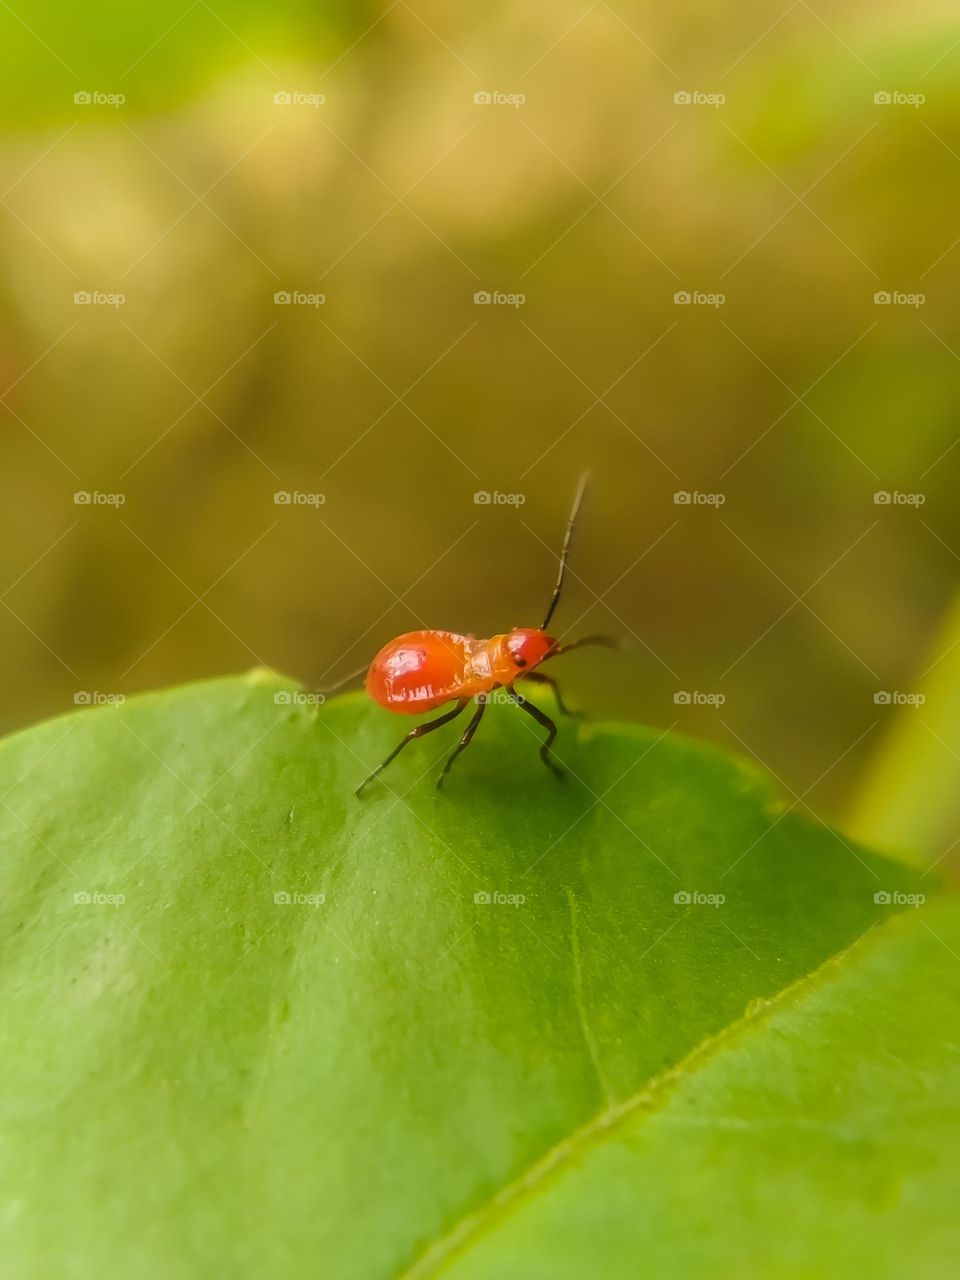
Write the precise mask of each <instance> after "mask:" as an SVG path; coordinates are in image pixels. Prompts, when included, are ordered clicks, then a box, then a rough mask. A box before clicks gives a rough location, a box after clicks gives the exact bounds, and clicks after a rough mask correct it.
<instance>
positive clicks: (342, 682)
mask: <svg viewBox="0 0 960 1280" xmlns="http://www.w3.org/2000/svg"><path fill="white" fill-rule="evenodd" d="M369 666H370V664H369V662H366V663H364V665H363V666H362V667H358V669H357V670H356V671H351V672H350V674H349V675H348V676H342V677H341V678H340V679H339V680H335V681H334V682H333V684H328V685H327V687H326V688H325V689H314V691H313V692H314V693H315V694H318V695H320V696H321V697H323V698H324V699H326V698H329V697H330V696H331V695H332V694H334V693H339V692H340V690H341V689H345V688H346V687H347V685H350V684H352V683H353V682H354V680H359V679H360V678H361V676H365V675H366V674H367V670H368V668H369Z"/></svg>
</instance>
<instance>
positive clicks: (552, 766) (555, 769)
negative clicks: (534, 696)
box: [507, 685, 564, 778]
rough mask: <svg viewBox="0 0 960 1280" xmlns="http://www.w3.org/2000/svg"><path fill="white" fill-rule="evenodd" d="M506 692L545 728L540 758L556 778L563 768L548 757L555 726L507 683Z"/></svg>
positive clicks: (560, 775)
mask: <svg viewBox="0 0 960 1280" xmlns="http://www.w3.org/2000/svg"><path fill="white" fill-rule="evenodd" d="M507 694H508V696H509V697H511V698H512V699H513V700H514V702H515V703H516V704H517V706H518V707H519V708H520V710H521V711H526V713H527V715H529V716H533V718H534V720H536V722H537V724H539V725H542V726H543V728H544V729H546V730H547V739H546V741H545V742H544V743H543V744H542V745H541V747H540V759H541V760H542V761H543V763H544V764H545V765H546V766H547V768H548V769H549V770H550V771H551V773H553V774H555V775H556V776H557V777H558V778H562V777H563V776H564V772H563V770H562V769H561V768H560V766H559V765H558V764H556V763H555V762H554V761H553V760H552V759H551V758H550V745H551V743H552V742H553V740H554V738H555V737H556V736H557V726H556V725H555V724H554V723H553V721H552V720H551V719H550V717H549V716H548V715H545V714H544V712H542V711H541V710H540V708H539V707H535V706H534V705H533V703H532V702H528V701H527V699H526V698H525V697H523V695H522V694H519V693H517V691H516V690H515V689H514V688H513V686H512V685H507Z"/></svg>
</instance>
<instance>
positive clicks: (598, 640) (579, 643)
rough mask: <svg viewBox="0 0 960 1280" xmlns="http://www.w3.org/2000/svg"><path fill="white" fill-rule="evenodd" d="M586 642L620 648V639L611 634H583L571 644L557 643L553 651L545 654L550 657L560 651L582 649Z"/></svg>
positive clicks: (566, 651) (607, 647) (558, 653)
mask: <svg viewBox="0 0 960 1280" xmlns="http://www.w3.org/2000/svg"><path fill="white" fill-rule="evenodd" d="M588 644H599V645H602V646H603V647H604V648H605V649H619V648H621V644H620V641H619V640H615V639H614V638H613V636H584V637H583V638H582V639H580V640H574V641H573V642H572V643H571V644H561V645H558V646H557V648H556V649H554V650H553V652H552V653H550V654H548V655H547V656H548V657H550V658H556V657H558V656H559V655H560V654H561V653H570V651H571V650H572V649H582V648H583V647H584V645H588Z"/></svg>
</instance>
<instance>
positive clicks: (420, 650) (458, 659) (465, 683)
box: [366, 627, 557, 715]
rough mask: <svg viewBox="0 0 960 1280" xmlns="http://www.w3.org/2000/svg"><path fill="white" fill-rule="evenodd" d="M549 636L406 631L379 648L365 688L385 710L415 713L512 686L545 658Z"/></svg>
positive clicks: (551, 642) (519, 631) (527, 630)
mask: <svg viewBox="0 0 960 1280" xmlns="http://www.w3.org/2000/svg"><path fill="white" fill-rule="evenodd" d="M556 643H557V642H556V640H555V639H554V638H553V636H548V635H547V633H546V632H545V631H537V630H534V629H533V628H532V627H524V628H520V627H517V628H515V629H514V630H513V631H509V632H507V633H506V634H505V635H502V636H493V637H491V639H489V640H477V639H475V638H474V637H473V636H459V635H457V634H456V633H455V632H453V631H409V632H408V633H407V634H406V635H404V636H398V637H397V638H396V640H391V641H390V643H389V644H388V645H384V647H383V648H382V649H381V650H380V652H379V653H378V654H377V656H376V657H375V658H374V660H373V662H372V664H371V666H370V669H369V671H368V672H367V679H366V690H367V693H369V695H370V697H371V698H373V700H374V702H379V703H380V705H381V707H386V708H387V710H388V711H399V712H401V713H402V714H407V715H416V714H417V713H418V712H420V711H433V710H434V709H435V708H436V707H440V706H443V704H444V703H445V702H449V701H450V699H451V698H475V697H477V696H478V695H479V694H481V693H489V692H490V691H491V690H493V689H496V688H498V687H499V686H501V685H504V686H509V685H512V684H513V682H514V681H515V680H518V679H519V678H520V676H522V675H523V674H524V673H525V672H529V671H530V670H531V669H532V668H533V667H535V666H537V664H538V663H540V662H542V661H543V660H544V658H546V656H547V654H548V653H549V652H550V650H551V649H553V648H554V647H555V646H556Z"/></svg>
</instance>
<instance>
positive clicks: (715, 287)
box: [0, 0, 960, 819]
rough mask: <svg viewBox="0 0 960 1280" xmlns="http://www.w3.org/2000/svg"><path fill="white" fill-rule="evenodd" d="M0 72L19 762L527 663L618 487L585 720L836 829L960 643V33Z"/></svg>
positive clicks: (581, 600) (730, 30) (106, 34)
mask: <svg viewBox="0 0 960 1280" xmlns="http://www.w3.org/2000/svg"><path fill="white" fill-rule="evenodd" d="M14 10H16V12H15V11H14ZM0 70H2V73H3V74H2V76H0V99H2V102H3V107H4V117H3V118H4V122H5V124H4V133H3V139H2V152H0V192H2V203H0V255H2V267H3V275H2V284H0V388H2V389H3V396H2V400H0V407H2V408H3V410H4V412H3V413H0V456H2V473H3V476H4V479H5V484H4V501H3V504H2V508H0V529H2V538H0V596H2V600H3V605H4V608H3V609H2V610H0V643H2V652H3V655H4V661H3V665H2V675H0V679H2V699H0V718H2V726H0V727H2V728H4V729H9V728H12V727H16V726H19V725H23V724H25V723H28V722H30V721H32V720H36V719H39V718H41V717H44V716H47V715H50V714H54V713H57V712H60V711H63V710H66V709H70V708H72V706H73V705H74V698H75V695H76V693H77V692H78V691H88V692H90V691H96V692H97V693H117V692H120V693H124V694H127V695H129V694H132V693H134V692H136V691H138V690H142V689H148V688H152V687H156V686H162V685H167V684H171V683H176V682H180V681H185V680H189V679H193V678H197V677H202V676H208V675H214V674H219V673H223V672H227V671H236V670H241V669H244V668H247V667H250V666H253V665H256V664H258V663H262V664H265V665H269V666H272V667H276V668H279V669H281V670H284V671H286V672H289V673H290V674H292V675H295V676H297V677H299V678H301V679H303V680H304V681H305V682H307V683H308V684H312V685H316V684H323V683H328V682H329V681H331V680H332V679H334V678H335V677H337V676H338V675H340V674H342V673H344V672H347V671H349V670H351V669H353V668H354V667H357V666H358V665H360V664H361V663H362V662H364V661H365V660H368V659H369V658H370V657H371V656H372V655H373V653H374V652H375V651H376V650H377V649H378V648H379V647H380V646H381V645H382V644H383V643H384V642H385V641H386V640H388V639H389V638H390V637H391V636H392V635H394V634H396V633H397V632H399V631H403V630H408V629H410V628H413V627H416V626H421V625H428V626H436V627H448V628H452V629H455V630H463V631H473V632H477V633H489V632H492V631H495V630H502V629H505V628H507V627H509V626H511V625H521V624H523V625H536V624H537V623H538V622H539V621H540V620H541V617H542V614H543V611H544V608H545V606H546V602H547V600H548V598H549V593H550V587H551V584H552V578H553V574H554V571H555V553H556V549H557V548H558V547H559V541H560V537H561V535H562V529H563V522H564V520H565V517H566V513H567V509H568V506H569V502H570V499H571V496H572V493H573V489H574V486H575V483H576V478H577V475H578V473H579V472H580V471H581V470H582V469H583V468H584V467H590V468H592V470H593V472H594V484H593V488H592V491H591V493H590V495H589V499H588V502H587V505H586V507H585V510H584V515H583V519H582V524H581V527H580V530H579V533H578V539H577V544H576V548H575V553H574V559H573V563H572V569H573V573H574V575H575V576H574V577H572V579H571V581H570V584H569V589H568V593H567V596H566V599H565V601H564V603H563V604H562V606H561V609H560V612H559V614H558V617H557V623H558V625H559V627H560V629H561V631H562V633H564V634H569V635H570V637H571V638H572V637H573V636H574V635H576V634H579V633H585V632H587V631H608V632H611V633H613V634H615V635H620V636H624V637H625V638H626V639H628V640H629V641H631V644H632V648H631V649H630V650H629V651H628V652H624V653H619V654H607V653H604V652H602V651H585V652H584V653H582V654H577V655H575V656H573V657H570V658H569V659H564V660H563V663H562V664H561V663H558V664H557V666H556V668H554V673H555V674H556V675H557V676H558V677H560V676H561V675H562V676H563V677H564V683H565V687H566V692H567V693H568V697H569V700H570V701H571V702H572V703H574V704H575V705H579V706H584V707H587V708H589V709H590V711H591V712H592V713H594V714H597V715H604V716H613V715H616V716H621V715H622V716H625V717H634V718H639V719H642V720H644V721H647V722H650V723H653V724H655V725H661V726H663V727H664V728H667V727H668V726H671V725H675V726H676V727H677V728H678V729H679V730H681V731H683V732H688V733H693V734H697V735H699V736H704V737H708V738H712V739H715V740H716V741H718V742H722V743H725V744H726V745H728V746H730V747H731V748H733V749H734V750H736V751H738V752H740V753H742V754H746V755H751V754H752V755H753V756H755V757H756V758H757V759H758V760H760V761H762V762H763V764H764V765H765V766H766V767H768V768H770V769H771V770H773V771H774V772H775V773H776V774H777V776H778V777H779V778H780V780H781V783H782V785H783V787H784V791H785V795H786V796H787V799H788V801H789V802H791V803H793V802H795V801H796V800H797V798H802V802H803V804H804V805H806V806H810V807H812V808H813V809H814V810H815V811H816V812H817V813H819V814H821V815H823V816H825V817H827V818H829V819H836V818H838V817H840V816H842V815H843V814H844V812H845V811H846V810H847V808H848V806H849V803H850V797H851V796H852V795H853V793H854V791H855V789H856V787H857V786H858V783H859V781H860V779H861V777H862V776H863V775H864V774H865V773H866V772H868V771H869V770H870V768H871V767H872V766H871V761H872V760H873V759H874V758H875V756H876V754H877V752H878V751H880V750H881V749H882V744H883V743H884V741H885V740H887V738H888V736H889V734H890V732H891V729H892V726H893V723H894V720H895V718H896V717H898V716H899V717H903V716H909V715H910V714H912V713H915V711H916V708H911V707H910V705H909V703H907V704H906V705H904V706H902V707H898V706H897V705H896V702H897V700H896V696H895V695H898V694H900V695H907V696H909V695H910V694H911V692H915V691H916V690H917V689H919V688H920V687H921V685H920V683H919V681H920V676H921V673H922V672H924V671H925V670H927V669H928V668H930V667H931V664H933V663H935V662H936V661H937V660H938V659H940V657H941V655H942V654H943V653H944V652H946V651H947V650H948V649H949V646H950V643H951V642H950V640H949V637H948V638H947V639H944V638H943V636H942V633H941V632H940V627H941V625H942V619H943V617H944V615H945V613H946V612H947V610H948V607H949V605H950V602H951V600H952V598H953V595H954V592H955V588H956V582H957V570H958V553H960V510H958V504H957V501H956V491H957V464H958V461H960V449H956V448H954V446H955V445H956V443H957V439H958V426H957V424H958V412H957V411H958V406H960V381H958V375H960V317H958V313H957V308H956V294H957V280H958V269H960V242H958V235H960V230H958V225H957V214H956V211H957V207H958V196H960V121H958V114H957V106H958V101H960V77H958V72H960V24H958V21H957V16H956V10H955V9H954V8H953V6H950V7H948V6H947V5H945V4H944V5H938V4H922V5H919V6H910V7H906V6H897V5H892V4H888V5H881V6H878V5H876V4H871V5H867V4H863V3H861V4H854V3H846V2H842V3H839V4H833V5H830V6H822V5H820V6H817V5H810V4H807V3H806V2H805V0H797V2H795V3H793V4H784V5H782V6H781V5H780V4H774V5H763V4H757V3H747V4H741V5H738V6H736V7H735V8H733V9H732V8H731V7H730V6H728V5H720V4H716V3H714V4H704V3H694V4H692V5H688V6H682V7H676V6H674V7H668V8H666V9H664V8H663V7H662V6H655V5H643V4H639V3H635V2H632V0H610V3H607V2H606V0H599V2H598V3H593V4H591V3H589V2H588V0H577V2H574V0H553V2H552V3H549V4H547V3H542V4H539V5H509V4H488V5H484V6H479V7H476V8H472V9H471V8H469V7H457V6H450V5H444V4H441V3H439V2H438V0H410V3H407V2H406V0H397V2H395V3H386V2H385V3H374V2H372V0H371V2H369V3H359V4H347V3H345V0H341V2H339V3H329V4H323V3H318V4H306V3H299V4H286V5H284V4H278V5H274V6H264V5H261V4H253V3H246V4H241V3H237V2H236V0H216V2H215V3H207V2H206V0H197V2H196V3H193V4H190V3H189V0H182V2H178V3H148V4H144V5H142V6H140V7H139V8H138V9H137V10H136V12H133V11H131V10H130V9H129V8H128V6H126V5H120V4H119V3H116V0H114V3H111V4H100V5H98V6H96V13H94V14H92V13H91V12H90V11H89V10H87V9H84V10H83V11H81V10H80V9H78V8H77V7H76V6H72V5H67V4H65V3H47V4H40V5H37V6H31V7H30V8H29V10H27V9H26V8H24V7H23V6H22V5H20V4H13V5H11V7H9V8H8V7H7V6H6V5H4V6H3V8H2V10H0ZM278 295H279V297H278ZM478 295H480V297H479V298H478ZM484 295H486V296H487V297H489V298H490V299H491V300H490V301H484V300H483V297H484ZM877 295H881V297H880V298H879V300H878V297H877ZM883 295H886V300H884V297H883ZM285 299H288V300H285ZM478 492H480V493H487V494H491V495H493V494H499V495H509V496H510V500H509V501H499V500H491V501H490V502H481V503H477V502H476V501H475V494H476V493H478ZM878 492H879V493H883V494H891V495H893V497H892V499H891V501H890V502H887V503H885V502H877V501H875V494H877V493H878ZM77 493H81V494H89V495H91V498H90V501H88V502H83V501H79V502H78V501H75V495H76V494H77ZM278 493H282V494H289V495H293V497H292V499H291V501H289V502H277V501H275V495H276V494H278ZM678 494H682V495H691V499H690V501H689V502H684V501H678V500H677V498H676V495H678ZM117 495H119V496H117ZM317 495H320V496H317ZM916 495H919V497H917V496H916ZM921 499H922V502H921ZM938 637H940V638H938ZM954 656H955V655H954ZM884 692H886V693H890V694H891V700H890V701H888V702H887V703H884V702H883V701H882V699H881V700H880V701H878V700H877V695H878V694H882V693H884ZM684 695H689V696H688V697H687V698H686V699H685V698H684ZM718 695H719V696H718ZM721 697H722V698H723V701H722V703H721V702H720V698H721ZM901 700H902V699H901ZM500 714H505V713H504V712H501V713H500ZM933 732H934V731H933V729H931V734H932V733H933ZM946 749H947V750H950V751H951V754H952V748H946ZM944 760H945V761H946V762H947V764H949V765H951V767H955V762H952V761H950V759H949V757H948V756H946V755H945V756H944Z"/></svg>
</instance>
